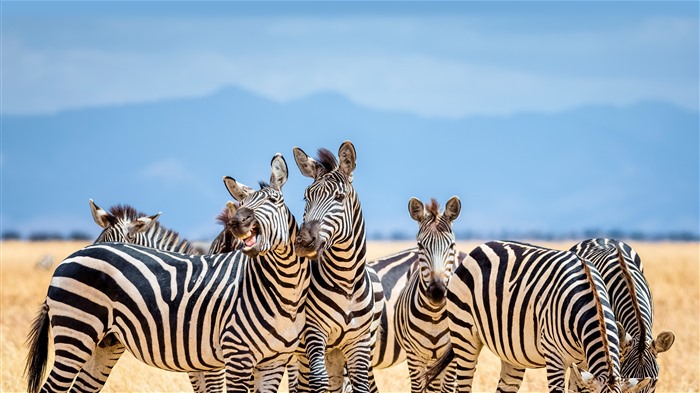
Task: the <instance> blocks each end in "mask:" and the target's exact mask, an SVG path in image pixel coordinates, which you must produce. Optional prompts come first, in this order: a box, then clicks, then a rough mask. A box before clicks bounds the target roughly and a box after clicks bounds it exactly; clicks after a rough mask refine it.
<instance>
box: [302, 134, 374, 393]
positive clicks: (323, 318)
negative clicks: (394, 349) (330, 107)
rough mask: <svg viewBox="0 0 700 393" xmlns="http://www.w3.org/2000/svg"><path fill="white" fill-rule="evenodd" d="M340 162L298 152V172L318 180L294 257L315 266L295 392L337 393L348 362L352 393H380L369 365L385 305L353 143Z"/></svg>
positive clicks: (323, 152) (309, 198)
mask: <svg viewBox="0 0 700 393" xmlns="http://www.w3.org/2000/svg"><path fill="white" fill-rule="evenodd" d="M338 156H339V159H340V163H338V161H336V158H335V156H333V154H332V153H331V152H329V151H328V150H325V149H320V150H319V159H318V161H317V160H314V159H313V158H311V157H309V156H308V155H306V153H304V152H303V151H302V150H301V149H299V148H294V158H295V160H296V162H297V165H298V166H299V169H300V170H301V173H302V174H303V175H304V176H307V177H310V178H312V179H314V181H313V183H312V184H311V185H310V186H309V187H308V188H307V189H306V191H305V195H304V198H305V200H306V208H305V210H304V223H303V224H302V226H301V229H300V231H299V236H298V237H297V242H296V250H297V253H299V255H301V256H305V257H308V258H311V259H314V260H315V261H314V262H313V263H312V278H311V286H310V288H309V295H308V298H307V302H306V315H307V318H306V319H307V323H306V328H305V331H304V336H303V338H302V346H301V347H300V351H299V356H298V358H299V363H298V370H299V375H298V376H299V378H298V384H297V379H296V378H295V377H294V375H292V376H291V378H290V390H291V391H295V390H297V389H298V390H299V391H306V390H308V389H309V388H310V389H311V390H312V391H314V392H325V391H327V390H330V391H333V392H336V391H340V390H341V389H342V386H343V367H344V366H345V364H344V363H345V361H347V373H348V377H349V379H350V383H351V384H352V390H353V392H356V393H363V392H365V393H366V392H369V391H376V390H377V389H376V385H375V384H374V376H373V373H372V368H371V364H370V360H371V352H372V341H373V338H372V337H373V328H374V329H375V330H376V327H377V326H378V324H379V320H378V318H376V317H377V316H378V315H380V313H379V312H377V311H378V310H381V308H382V306H381V301H382V300H381V299H377V298H375V289H376V288H375V287H373V283H372V280H371V278H370V275H369V273H368V271H367V268H366V261H365V253H366V235H365V222H364V218H363V215H362V209H361V206H360V201H359V199H358V197H357V194H356V192H355V189H354V188H353V185H352V178H353V172H354V170H355V165H356V162H355V160H356V156H355V148H354V146H353V145H352V143H350V142H347V141H346V142H344V143H343V144H342V145H341V146H340V149H339V152H338ZM327 365H328V370H327V369H326V366H327ZM329 375H330V379H329Z"/></svg>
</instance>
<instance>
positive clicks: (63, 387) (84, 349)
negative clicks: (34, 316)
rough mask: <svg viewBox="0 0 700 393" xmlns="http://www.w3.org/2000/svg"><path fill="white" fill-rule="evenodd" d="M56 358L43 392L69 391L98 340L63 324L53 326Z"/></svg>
mask: <svg viewBox="0 0 700 393" xmlns="http://www.w3.org/2000/svg"><path fill="white" fill-rule="evenodd" d="M52 328H53V342H54V353H55V358H54V361H53V367H52V368H51V373H49V378H48V379H47V380H46V382H44V385H43V386H42V387H41V391H42V392H67V391H68V389H70V387H71V384H72V383H73V380H74V379H75V377H76V376H77V375H78V373H79V372H80V370H81V369H82V368H83V366H84V365H85V363H87V362H88V361H89V360H90V358H91V357H92V354H93V352H94V351H95V348H96V347H97V342H96V340H95V339H93V338H92V337H89V336H87V335H86V334H84V333H79V332H77V331H76V330H75V329H71V328H68V327H63V326H53V327H52Z"/></svg>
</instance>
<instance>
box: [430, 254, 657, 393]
mask: <svg viewBox="0 0 700 393" xmlns="http://www.w3.org/2000/svg"><path fill="white" fill-rule="evenodd" d="M447 314H448V318H449V329H450V341H451V347H449V349H448V350H447V351H446V352H445V354H443V356H442V357H441V358H440V359H439V360H438V361H437V362H436V363H435V364H434V366H431V367H430V369H429V370H428V372H427V373H426V377H428V378H426V382H427V381H430V379H431V378H432V377H434V376H435V375H436V374H437V373H439V372H441V371H442V370H444V369H445V368H446V367H447V366H448V365H449V364H450V362H451V360H452V358H454V363H455V364H454V366H452V367H455V369H456V378H457V383H458V391H460V392H469V391H471V384H472V379H473V376H474V371H475V368H476V361H477V357H478V355H479V352H480V351H481V348H482V347H483V345H486V346H487V347H488V348H489V349H490V350H491V351H492V352H493V353H494V354H496V355H497V356H498V357H500V358H501V374H500V380H499V383H498V391H500V392H515V391H517V390H518V389H519V388H520V384H521V383H522V379H523V376H524V374H525V369H527V368H540V367H545V368H546V369H547V383H548V386H549V391H550V392H564V376H565V372H566V369H567V367H569V365H574V367H573V369H572V370H573V372H574V374H575V375H576V378H577V380H580V381H581V387H582V388H585V389H589V390H591V391H595V392H620V391H623V392H634V391H637V390H639V389H641V388H643V387H645V386H646V385H648V384H649V378H645V379H644V380H641V381H639V380H637V379H629V380H621V379H620V366H619V346H618V345H619V340H618V333H619V332H618V329H617V326H616V324H615V320H614V316H613V313H612V310H611V309H610V303H609V301H608V296H607V292H606V290H605V284H604V283H603V281H602V278H601V277H600V274H599V273H598V271H597V270H596V269H595V266H594V265H592V264H591V263H590V262H587V261H585V260H582V259H580V258H579V257H578V256H577V255H576V254H575V253H573V252H569V251H557V250H551V249H547V248H542V247H538V246H534V245H530V244H525V243H518V242H512V241H491V242H488V243H484V244H482V245H480V246H478V247H476V248H475V249H474V250H472V251H471V252H470V253H469V256H468V257H467V259H465V261H464V263H463V264H462V265H460V266H459V267H457V268H456V269H455V272H454V275H453V277H452V279H451V280H450V283H449V285H448V293H447ZM579 363H580V364H582V365H584V366H585V368H586V369H587V370H588V371H580V370H579V369H578V367H576V364H579Z"/></svg>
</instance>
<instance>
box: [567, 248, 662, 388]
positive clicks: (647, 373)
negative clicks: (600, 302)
mask: <svg viewBox="0 0 700 393" xmlns="http://www.w3.org/2000/svg"><path fill="white" fill-rule="evenodd" d="M570 251H573V252H575V253H576V254H577V255H578V256H579V257H581V258H583V259H587V260H589V261H591V262H592V263H593V264H594V265H595V266H596V268H597V269H598V271H599V272H600V274H601V276H602V278H603V281H604V282H605V286H606V288H607V291H608V293H609V295H610V303H611V305H612V308H613V312H614V313H615V317H616V319H617V320H618V321H619V322H620V324H621V327H622V329H623V332H626V334H621V337H625V340H623V343H621V344H620V351H621V362H620V375H622V377H624V378H646V377H649V378H651V383H649V385H647V387H646V388H645V389H643V390H642V391H643V392H654V390H655V389H656V384H657V382H658V378H659V365H658V362H657V360H656V357H657V355H658V354H659V353H661V352H665V351H667V350H668V349H669V348H671V345H673V342H674V340H675V336H674V334H673V332H670V331H664V332H661V333H659V335H658V336H657V337H656V339H654V338H653V337H652V334H651V328H652V317H653V303H652V297H651V291H650V290H649V284H648V283H647V280H646V278H645V277H644V270H643V266H642V261H641V259H640V257H639V255H638V254H637V252H635V250H634V249H633V248H632V247H630V246H629V245H628V244H626V243H624V242H621V241H618V240H614V239H603V238H596V239H588V240H584V241H582V242H580V243H578V244H576V245H574V246H573V247H572V248H571V249H570Z"/></svg>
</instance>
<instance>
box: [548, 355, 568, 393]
mask: <svg viewBox="0 0 700 393" xmlns="http://www.w3.org/2000/svg"><path fill="white" fill-rule="evenodd" d="M545 362H546V366H545V367H546V369H547V386H548V388H549V392H550V393H564V376H565V375H566V368H565V367H564V365H563V364H562V361H561V360H560V359H556V358H553V357H549V356H545Z"/></svg>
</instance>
